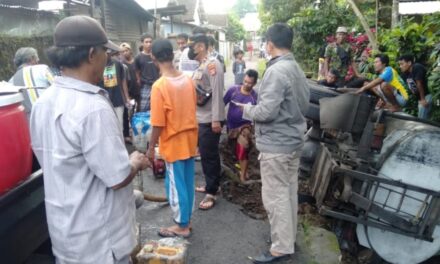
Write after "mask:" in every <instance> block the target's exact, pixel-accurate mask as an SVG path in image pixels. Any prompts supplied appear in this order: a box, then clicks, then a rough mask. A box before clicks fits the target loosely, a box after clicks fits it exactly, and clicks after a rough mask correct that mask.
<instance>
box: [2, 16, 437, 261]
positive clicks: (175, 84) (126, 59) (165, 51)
mask: <svg viewBox="0 0 440 264" xmlns="http://www.w3.org/2000/svg"><path fill="white" fill-rule="evenodd" d="M346 34H347V29H346V28H345V27H339V28H338V30H337V33H336V42H335V43H331V44H329V45H328V46H327V47H326V49H325V55H324V57H325V59H324V64H323V68H322V72H321V73H322V75H324V76H325V79H324V80H322V81H320V83H321V84H322V85H325V86H328V87H330V88H332V89H336V90H337V89H338V88H340V87H351V88H359V90H357V91H356V93H362V92H367V91H370V92H372V93H373V94H375V95H377V96H378V97H379V98H380V100H381V101H382V102H383V105H384V107H386V108H388V109H390V110H392V111H399V110H400V108H401V107H403V106H404V105H405V103H406V102H407V101H408V99H409V97H410V96H415V97H416V98H417V99H418V102H419V117H421V118H427V117H428V115H429V109H430V107H431V98H432V97H431V95H430V94H429V92H428V89H427V85H426V70H425V68H424V67H423V66H422V65H420V64H418V63H414V61H413V58H412V57H411V56H402V57H400V58H399V65H400V69H401V71H402V73H403V74H404V76H403V78H402V77H401V76H400V75H399V74H398V73H397V71H396V70H395V69H393V68H391V67H390V66H389V58H388V57H387V56H386V55H382V54H379V55H377V56H376V57H375V60H374V67H375V70H376V72H377V73H378V74H380V75H379V77H378V78H376V79H374V80H371V81H370V80H367V79H366V78H364V77H363V76H362V75H360V74H359V73H358V72H357V70H356V68H357V66H356V64H355V63H354V61H353V59H352V57H353V54H352V51H351V47H350V45H348V44H347V43H346V42H345V37H346ZM140 40H141V47H140V53H139V54H138V55H136V56H134V51H135V50H134V49H133V47H132V46H131V45H130V44H129V43H121V44H120V45H119V46H117V45H115V44H114V43H112V42H111V41H109V40H108V39H107V36H106V33H105V31H104V29H103V28H102V26H101V25H100V24H99V23H98V22H97V21H95V20H94V19H91V18H89V17H85V16H72V17H68V18H65V19H63V20H62V21H61V22H60V23H59V24H58V25H57V27H56V28H55V34H54V46H53V47H50V48H49V49H48V50H47V55H48V58H49V60H50V61H51V63H52V65H53V67H54V68H55V69H56V74H54V73H53V72H52V71H51V70H50V69H49V67H48V66H45V65H40V64H38V54H37V52H36V50H35V49H33V48H21V49H19V50H18V51H17V53H16V55H15V60H14V62H15V64H16V66H17V72H16V73H15V74H14V76H13V77H12V78H11V80H10V82H12V83H13V84H14V85H16V86H21V87H28V89H24V90H23V94H24V97H25V101H24V105H25V107H26V109H27V112H28V114H29V123H30V130H31V138H32V148H33V150H34V153H35V155H36V157H37V159H38V161H39V163H40V164H41V167H42V169H43V172H44V183H45V202H46V213H47V221H48V226H49V232H50V237H51V240H52V245H53V252H54V254H55V257H56V258H57V263H129V261H130V259H129V258H130V257H129V255H130V252H131V250H132V249H133V248H134V245H135V243H136V241H135V237H134V235H135V217H134V198H133V197H134V196H133V187H132V186H131V184H130V183H131V181H132V180H133V178H134V177H135V176H136V175H137V174H138V172H139V171H140V170H144V169H146V168H147V167H149V166H152V165H153V164H154V160H155V157H156V150H155V147H156V146H157V145H158V147H159V152H160V155H161V157H162V158H163V159H164V160H165V162H166V178H165V188H166V194H167V199H168V202H169V204H170V207H171V209H172V212H173V220H174V222H175V225H172V226H169V227H164V228H161V229H160V230H159V231H158V234H159V235H160V236H162V237H177V236H178V237H184V238H189V237H190V236H191V234H192V232H193V230H197V229H196V227H194V228H193V226H192V224H191V216H192V212H193V207H194V205H195V195H194V192H195V191H197V192H202V193H205V196H204V198H203V199H202V200H201V201H200V202H199V204H198V206H197V207H198V208H199V209H200V210H210V209H212V208H214V207H215V204H216V201H217V193H218V191H219V185H220V172H221V162H220V153H219V141H220V135H221V133H222V127H223V126H224V125H225V124H226V128H227V133H228V138H229V140H230V141H231V142H233V144H232V146H233V150H234V153H235V157H236V158H237V161H238V164H239V168H240V181H241V182H242V183H246V182H247V181H248V179H249V177H248V172H247V171H248V164H249V150H250V149H251V148H252V147H256V148H257V150H258V151H259V157H258V159H259V162H260V171H261V181H262V198H263V204H264V207H265V209H266V210H267V212H268V218H269V223H270V225H271V247H270V250H269V251H267V252H265V253H263V254H262V255H260V256H258V257H255V258H254V259H253V261H254V262H255V263H270V262H275V261H279V260H282V259H285V258H288V257H289V256H290V255H291V254H293V253H294V250H295V247H294V244H295V239H296V229H297V210H298V201H297V190H298V168H299V157H300V155H301V150H302V146H303V144H304V134H305V131H306V122H305V118H304V114H305V113H306V111H307V109H308V102H309V89H308V86H307V81H306V77H305V74H304V72H303V71H302V69H301V68H300V66H299V65H298V63H297V62H296V61H295V58H294V56H293V54H292V53H291V47H292V42H293V31H292V29H291V28H290V27H289V26H288V25H286V24H281V23H278V24H274V25H272V26H271V27H269V28H268V30H267V33H266V43H265V44H264V46H262V47H264V51H262V50H260V56H263V57H266V56H268V57H269V58H270V60H269V61H268V62H267V67H266V70H265V74H264V76H262V77H261V80H260V81H259V86H258V89H254V88H255V86H256V84H257V81H258V79H259V76H258V73H257V71H255V70H252V69H249V70H246V63H245V60H244V58H243V57H244V52H243V51H241V50H239V49H238V50H236V51H235V52H234V58H235V60H234V61H233V65H232V70H233V73H234V75H235V84H234V85H233V86H231V87H229V88H228V89H226V90H225V84H224V73H225V71H226V65H225V60H224V58H223V57H222V56H221V55H220V54H219V53H218V52H217V51H216V50H215V46H216V40H215V38H214V37H213V36H211V35H210V34H209V32H208V31H207V30H206V29H204V28H198V27H197V28H195V29H194V31H193V34H192V36H188V35H187V34H180V35H178V36H177V38H176V45H177V49H174V48H173V43H172V42H171V41H170V40H168V39H154V37H153V36H151V35H149V34H145V35H142V37H141V39H140ZM247 49H248V51H249V50H251V51H250V52H252V51H253V47H247ZM251 56H252V55H251ZM350 67H351V68H352V69H353V70H354V74H353V75H352V76H351V77H347V76H348V75H347V73H348V69H349V68H350ZM54 76H56V77H54ZM43 88H47V89H43ZM257 91H258V94H257ZM225 106H228V108H227V113H226V110H225ZM133 112H150V114H151V120H150V122H151V126H152V133H151V139H150V144H149V148H148V150H147V152H146V153H140V152H138V151H135V152H133V153H132V154H130V155H129V154H128V152H127V149H126V145H125V143H130V141H131V139H130V129H129V127H130V126H129V119H130V116H131V115H132V114H133ZM197 156H200V159H201V166H202V171H203V174H204V177H205V184H204V185H203V186H197V187H196V186H195V180H194V174H195V157H197ZM141 199H142V198H141Z"/></svg>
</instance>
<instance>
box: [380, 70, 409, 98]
mask: <svg viewBox="0 0 440 264" xmlns="http://www.w3.org/2000/svg"><path fill="white" fill-rule="evenodd" d="M379 78H381V79H382V80H384V81H385V82H386V83H388V84H389V85H391V86H392V87H393V88H394V89H396V90H397V91H398V92H399V93H400V95H402V97H403V98H404V99H405V100H408V97H409V94H408V92H409V90H408V87H407V85H406V83H405V82H404V81H403V80H402V78H401V77H400V75H399V74H398V73H397V71H396V70H395V69H393V68H392V67H390V66H388V67H386V68H385V70H384V71H383V72H382V73H381V74H380V75H379Z"/></svg>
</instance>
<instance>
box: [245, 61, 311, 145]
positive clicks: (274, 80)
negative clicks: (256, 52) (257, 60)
mask: <svg viewBox="0 0 440 264" xmlns="http://www.w3.org/2000/svg"><path fill="white" fill-rule="evenodd" d="M308 106H309V89H308V87H307V82H306V77H305V75H304V72H303V71H302V69H301V68H300V66H299V65H298V63H297V62H296V61H295V58H294V57H293V54H291V53H287V54H285V55H283V56H280V57H277V58H274V59H272V60H271V61H269V63H268V65H267V69H266V72H265V74H264V76H263V79H262V80H261V82H260V86H259V93H258V101H257V105H255V106H254V105H245V106H244V109H243V118H245V119H248V120H253V121H255V135H256V141H257V149H258V150H259V151H260V152H267V153H284V154H289V153H292V152H294V151H298V150H301V148H302V146H303V144H304V133H305V131H306V122H305V118H304V115H305V113H306V111H307V109H308Z"/></svg>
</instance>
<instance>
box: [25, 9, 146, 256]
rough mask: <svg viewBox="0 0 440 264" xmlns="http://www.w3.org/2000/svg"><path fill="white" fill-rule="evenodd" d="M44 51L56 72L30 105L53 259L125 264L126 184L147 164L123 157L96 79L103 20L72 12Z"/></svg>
mask: <svg viewBox="0 0 440 264" xmlns="http://www.w3.org/2000/svg"><path fill="white" fill-rule="evenodd" d="M54 44H55V45H54V46H53V47H51V48H50V49H49V50H48V57H49V59H50V60H51V61H52V63H53V64H54V65H55V66H56V67H58V68H59V69H60V70H61V76H60V77H56V78H55V81H54V83H53V85H52V86H51V87H49V88H48V89H47V90H46V92H45V93H44V94H43V95H42V96H41V97H40V98H39V99H38V100H37V102H36V103H35V105H34V107H33V109H32V113H31V118H30V127H31V139H32V148H33V150H34V152H35V155H36V156H37V158H38V161H39V162H40V164H41V167H42V169H43V172H44V192H45V204H46V215H47V223H48V227H49V234H50V238H51V241H52V249H53V253H54V255H55V257H56V262H57V263H81V264H86V263H90V264H92V263H93V264H95V263H130V253H131V251H132V250H133V248H134V247H135V245H136V239H135V205H134V200H133V187H132V186H131V184H130V182H131V180H132V179H133V177H134V176H135V175H136V174H137V172H138V171H139V170H141V169H145V168H147V166H148V165H149V162H148V159H147V158H146V157H145V155H143V154H141V153H139V152H134V153H133V154H131V155H130V157H129V156H128V153H127V150H126V149H125V145H124V139H123V136H122V131H121V128H120V126H119V124H118V120H117V117H116V114H115V112H114V110H113V107H112V105H111V102H110V100H109V99H108V94H107V92H106V91H105V90H104V89H101V88H99V87H98V86H96V85H97V83H98V82H99V81H100V80H101V79H102V77H103V72H104V68H105V65H106V62H107V54H106V51H107V49H112V50H118V49H119V48H118V47H117V46H116V45H115V44H113V43H112V42H110V41H109V40H108V39H107V36H106V34H105V32H104V29H103V28H102V26H101V25H100V24H99V23H98V22H97V21H96V20H94V19H92V18H90V17H86V16H71V17H67V18H65V19H63V20H61V21H60V22H59V23H58V25H57V26H56V28H55V34H54Z"/></svg>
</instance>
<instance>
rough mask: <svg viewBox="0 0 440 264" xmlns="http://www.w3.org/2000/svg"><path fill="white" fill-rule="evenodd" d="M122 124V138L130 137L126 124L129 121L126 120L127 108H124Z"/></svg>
mask: <svg viewBox="0 0 440 264" xmlns="http://www.w3.org/2000/svg"><path fill="white" fill-rule="evenodd" d="M122 119H123V120H122V124H123V130H122V132H123V134H124V137H130V126H129V124H128V122H129V120H128V109H127V107H124V114H123V116H122Z"/></svg>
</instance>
